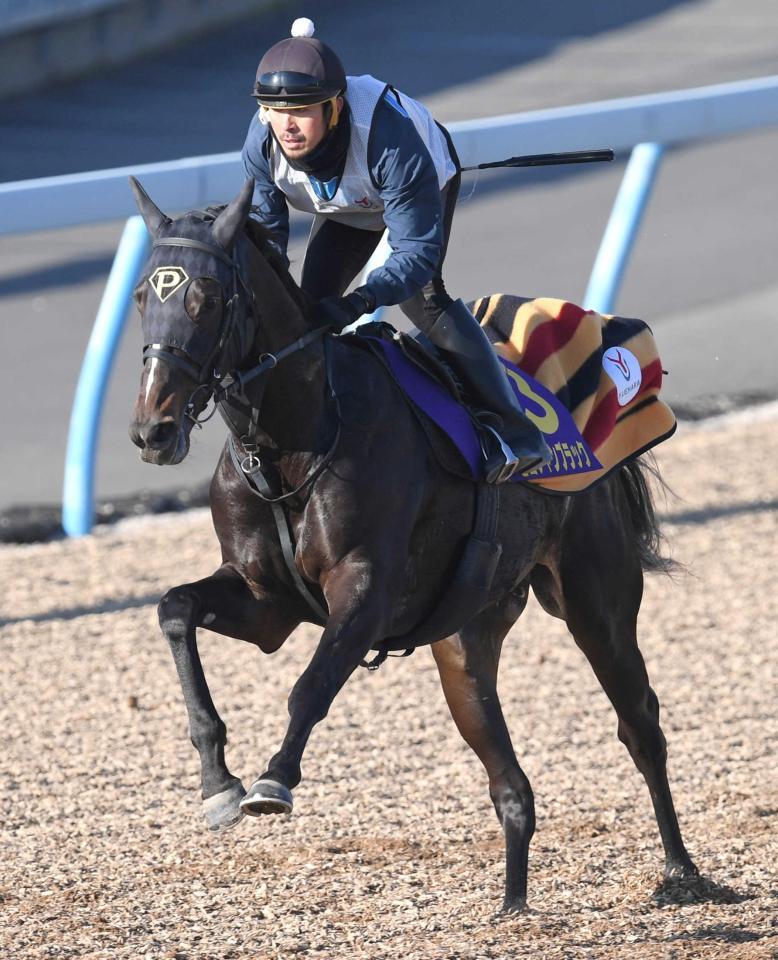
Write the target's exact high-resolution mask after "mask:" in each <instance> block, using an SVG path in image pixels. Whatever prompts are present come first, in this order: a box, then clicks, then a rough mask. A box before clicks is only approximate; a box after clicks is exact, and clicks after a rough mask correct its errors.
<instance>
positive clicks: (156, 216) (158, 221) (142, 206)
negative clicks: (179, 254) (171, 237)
mask: <svg viewBox="0 0 778 960" xmlns="http://www.w3.org/2000/svg"><path fill="white" fill-rule="evenodd" d="M130 186H131V187H132V192H133V193H134V194H135V202H136V203H137V204H138V210H140V215H141V216H142V217H143V222H144V223H145V224H146V228H147V230H148V231H149V233H150V234H151V235H152V237H153V236H155V235H156V232H157V230H159V228H160V227H161V226H162V224H163V223H169V222H170V221H169V218H168V217H166V216H165V214H164V213H163V212H162V211H161V210H160V209H159V207H158V206H157V205H156V204H155V203H154V201H153V200H152V199H151V197H150V196H149V195H148V194H147V193H146V191H145V190H144V189H143V187H142V186H141V185H140V183H139V182H138V181H137V180H136V179H135V177H130Z"/></svg>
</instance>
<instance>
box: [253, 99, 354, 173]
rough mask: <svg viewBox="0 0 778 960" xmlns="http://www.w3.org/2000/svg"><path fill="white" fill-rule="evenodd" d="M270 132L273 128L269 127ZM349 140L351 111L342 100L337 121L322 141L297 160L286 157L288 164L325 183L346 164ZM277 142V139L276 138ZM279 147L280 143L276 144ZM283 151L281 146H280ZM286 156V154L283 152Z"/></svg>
mask: <svg viewBox="0 0 778 960" xmlns="http://www.w3.org/2000/svg"><path fill="white" fill-rule="evenodd" d="M270 132H271V134H273V136H274V137H275V134H274V133H273V128H272V127H271V128H270ZM350 142H351V111H350V110H349V105H348V103H347V102H346V101H345V100H344V101H343V109H342V110H341V112H340V117H338V122H337V124H336V125H335V127H333V129H332V130H330V131H328V133H327V134H326V135H325V137H324V139H323V140H322V142H321V143H320V144H319V145H318V146H317V147H314V149H313V150H312V151H311V152H310V153H309V154H307V155H306V156H304V157H301V158H300V159H299V160H293V159H292V158H291V157H286V159H287V161H288V162H289V166H290V167H293V168H294V169H295V170H302V171H303V173H309V174H312V175H313V176H314V177H316V179H317V180H323V181H324V182H325V183H326V182H327V181H328V180H332V178H333V177H338V178H340V176H341V175H342V173H343V168H344V167H345V166H346V154H347V153H348V145H349V143H350ZM276 143H278V140H276ZM278 145H279V147H281V144H280V143H279V144H278ZM281 150H282V152H283V147H281ZM284 156H286V154H284Z"/></svg>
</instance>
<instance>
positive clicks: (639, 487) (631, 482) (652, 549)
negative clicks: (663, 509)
mask: <svg viewBox="0 0 778 960" xmlns="http://www.w3.org/2000/svg"><path fill="white" fill-rule="evenodd" d="M649 458H650V459H649ZM648 475H650V476H652V477H653V478H654V480H655V481H656V482H657V483H658V484H659V485H660V487H661V489H662V490H663V491H665V492H668V491H669V487H668V486H667V484H666V483H665V482H664V480H663V479H662V477H661V476H660V474H659V469H658V468H657V466H656V463H655V461H654V459H653V457H651V456H650V455H648V456H643V457H638V458H637V459H635V460H630V461H629V462H628V463H626V464H625V465H624V466H623V467H622V468H621V470H619V472H618V477H619V481H620V483H621V488H622V490H623V491H624V496H625V499H626V502H627V509H628V511H629V518H630V521H631V523H632V529H633V531H634V534H635V543H636V545H637V550H638V556H639V558H640V565H641V566H642V568H643V569H644V570H646V571H648V572H651V573H668V574H669V573H672V572H674V571H676V570H679V569H680V568H681V564H679V563H678V562H677V561H676V560H673V559H672V558H670V557H669V556H667V555H666V554H664V553H663V552H662V548H663V546H664V543H665V539H664V537H663V536H662V532H661V530H660V528H659V521H658V519H657V516H656V510H655V508H654V500H653V497H652V495H651V489H650V487H649V485H648Z"/></svg>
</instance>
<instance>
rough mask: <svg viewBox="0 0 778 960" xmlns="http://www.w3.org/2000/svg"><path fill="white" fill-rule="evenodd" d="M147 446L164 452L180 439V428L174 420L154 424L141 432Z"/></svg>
mask: <svg viewBox="0 0 778 960" xmlns="http://www.w3.org/2000/svg"><path fill="white" fill-rule="evenodd" d="M141 436H142V438H143V441H144V442H145V444H146V446H147V447H149V448H150V449H152V450H164V449H165V448H166V447H169V446H170V445H171V444H172V443H174V442H175V441H176V440H177V438H178V427H177V426H176V424H175V423H174V422H173V421H172V420H163V421H161V422H160V423H152V424H149V426H148V427H147V428H146V429H145V430H142V431H141Z"/></svg>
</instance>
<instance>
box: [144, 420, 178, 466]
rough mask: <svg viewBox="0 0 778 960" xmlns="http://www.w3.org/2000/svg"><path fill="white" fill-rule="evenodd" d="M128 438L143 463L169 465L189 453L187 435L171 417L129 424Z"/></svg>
mask: <svg viewBox="0 0 778 960" xmlns="http://www.w3.org/2000/svg"><path fill="white" fill-rule="evenodd" d="M130 439H131V440H132V442H133V443H134V444H135V446H136V447H138V448H139V449H140V458H141V460H143V461H144V462H145V463H155V464H158V465H160V466H169V465H172V464H176V463H180V462H181V461H182V460H183V459H184V457H185V456H186V455H187V453H189V435H188V431H186V430H184V429H183V428H182V427H181V426H180V425H179V424H178V423H176V421H175V420H174V419H173V418H172V417H164V418H163V419H161V420H150V421H148V422H146V423H137V422H134V423H132V424H130Z"/></svg>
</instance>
